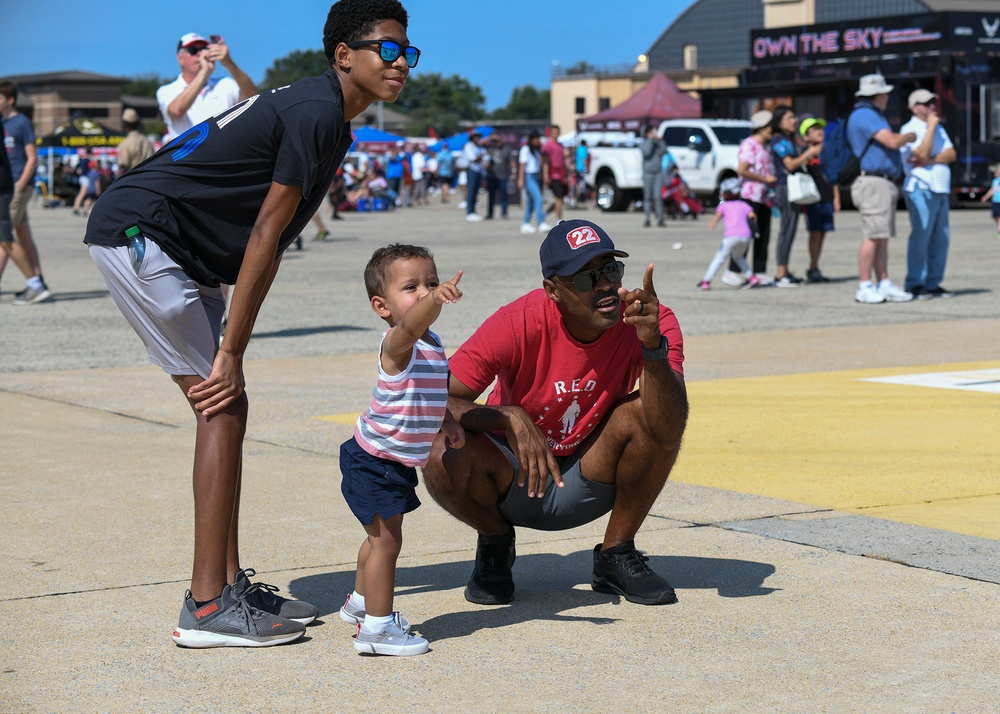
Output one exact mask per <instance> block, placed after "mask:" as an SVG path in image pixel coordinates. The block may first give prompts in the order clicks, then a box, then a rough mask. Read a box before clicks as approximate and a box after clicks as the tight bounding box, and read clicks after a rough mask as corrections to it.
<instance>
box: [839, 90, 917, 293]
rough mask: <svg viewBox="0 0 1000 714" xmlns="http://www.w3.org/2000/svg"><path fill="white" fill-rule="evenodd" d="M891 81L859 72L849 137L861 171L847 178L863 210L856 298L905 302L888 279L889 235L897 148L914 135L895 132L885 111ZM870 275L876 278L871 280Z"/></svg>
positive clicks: (891, 232) (897, 174) (898, 170)
mask: <svg viewBox="0 0 1000 714" xmlns="http://www.w3.org/2000/svg"><path fill="white" fill-rule="evenodd" d="M892 90H893V86H892V85H891V84H886V82H885V77H883V76H882V75H881V74H866V75H864V76H863V77H862V78H861V81H860V84H859V87H858V91H857V92H855V93H854V96H855V97H858V102H857V104H855V105H854V109H853V110H852V111H851V115H850V116H849V117H848V118H847V131H846V134H847V141H848V143H849V144H850V147H851V153H853V154H854V155H855V156H857V157H859V159H860V161H859V169H860V172H861V173H860V175H859V176H858V177H857V178H856V179H854V181H853V183H851V201H853V202H854V205H855V206H856V207H857V209H858V213H860V214H861V234H862V239H861V248H860V249H859V250H858V273H859V276H858V290H857V292H856V293H855V295H854V299H855V300H856V301H857V302H860V303H868V304H874V303H881V302H908V301H910V300H912V299H913V295H912V294H911V293H908V292H906V291H905V290H902V289H901V288H899V287H897V286H896V285H894V284H893V283H892V281H891V280H889V269H888V268H889V239H890V238H893V237H895V235H896V201H897V200H898V199H899V187H898V186H897V183H898V182H899V180H900V179H901V178H902V176H903V165H902V161H901V158H900V153H899V150H900V148H902V147H903V146H905V145H906V144H908V143H910V142H911V141H914V140H915V139H916V135H915V134H913V133H912V132H911V133H907V134H897V133H896V132H894V131H893V130H892V129H891V128H890V127H889V122H888V121H887V120H886V118H885V116H884V114H883V112H884V111H885V108H886V106H887V105H888V104H889V92H891V91H892ZM873 278H874V280H873Z"/></svg>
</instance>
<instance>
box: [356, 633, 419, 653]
mask: <svg viewBox="0 0 1000 714" xmlns="http://www.w3.org/2000/svg"><path fill="white" fill-rule="evenodd" d="M354 649H355V651H356V652H359V653H361V654H377V655H391V656H395V657H412V656H413V655H421V654H424V653H425V652H426V651H427V649H428V643H427V642H420V643H418V644H415V645H384V644H379V643H376V642H358V640H357V637H355V638H354Z"/></svg>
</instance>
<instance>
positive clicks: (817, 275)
mask: <svg viewBox="0 0 1000 714" xmlns="http://www.w3.org/2000/svg"><path fill="white" fill-rule="evenodd" d="M806 282H810V283H828V282H830V278H828V277H826V276H825V275H823V273H821V272H820V271H819V268H809V270H807V271H806Z"/></svg>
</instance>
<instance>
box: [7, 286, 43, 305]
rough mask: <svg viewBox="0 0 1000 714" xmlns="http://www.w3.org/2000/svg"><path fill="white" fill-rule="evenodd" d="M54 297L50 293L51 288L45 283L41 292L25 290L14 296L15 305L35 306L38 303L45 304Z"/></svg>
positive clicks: (32, 289) (31, 289)
mask: <svg viewBox="0 0 1000 714" xmlns="http://www.w3.org/2000/svg"><path fill="white" fill-rule="evenodd" d="M51 297H52V293H50V292H49V288H48V286H47V285H45V284H44V283H43V284H42V288H41V290H35V289H34V288H25V289H24V290H22V291H21V292H19V293H18V294H17V295H15V296H14V302H13V303H12V304H14V305H34V304H35V303H36V302H45V301H46V300H48V299H49V298H51Z"/></svg>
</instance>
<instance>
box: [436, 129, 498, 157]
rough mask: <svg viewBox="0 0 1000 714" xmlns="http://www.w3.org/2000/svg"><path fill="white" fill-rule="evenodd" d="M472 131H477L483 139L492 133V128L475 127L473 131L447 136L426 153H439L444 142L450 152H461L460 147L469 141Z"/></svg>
mask: <svg viewBox="0 0 1000 714" xmlns="http://www.w3.org/2000/svg"><path fill="white" fill-rule="evenodd" d="M474 131H478V132H479V133H480V134H482V135H483V138H484V139H485V138H486V137H487V136H489V135H490V134H492V133H493V127H490V126H477V127H475V128H474V129H469V130H468V131H463V132H461V133H460V134H455V135H454V136H449V137H448V138H446V139H442V140H441V141H439V142H437V143H436V144H432V145H430V146H428V147H427V150H428V151H441V149H442V147H443V146H444V144H445V142H447V143H448V148H449V149H451V150H452V151H461V150H462V147H463V146H465V142H467V141H468V140H469V134H471V133H472V132H474Z"/></svg>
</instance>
